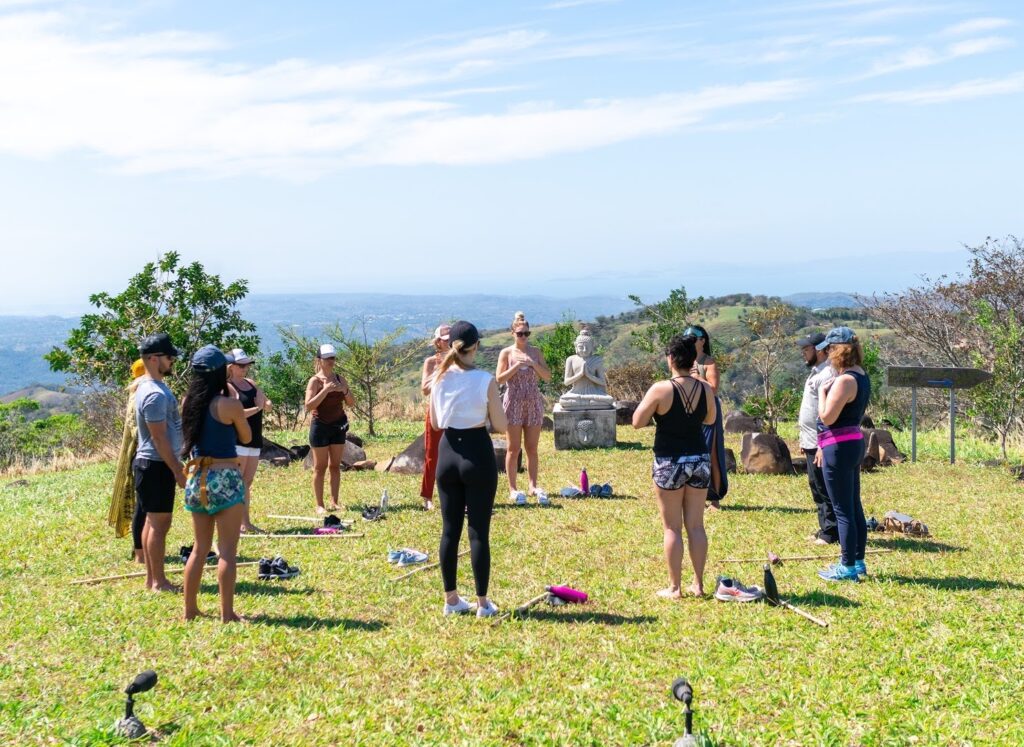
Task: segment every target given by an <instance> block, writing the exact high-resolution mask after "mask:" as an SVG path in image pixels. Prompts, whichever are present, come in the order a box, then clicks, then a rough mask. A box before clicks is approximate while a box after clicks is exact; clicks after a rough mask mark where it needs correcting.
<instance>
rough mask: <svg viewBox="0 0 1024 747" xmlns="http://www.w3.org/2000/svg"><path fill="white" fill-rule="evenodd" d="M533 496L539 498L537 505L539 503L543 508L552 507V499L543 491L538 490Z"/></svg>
mask: <svg viewBox="0 0 1024 747" xmlns="http://www.w3.org/2000/svg"><path fill="white" fill-rule="evenodd" d="M533 494H534V495H535V496H537V503H539V504H540V505H542V506H550V505H551V499H550V498H548V494H547V493H545V492H544V491H543V490H540V489H537V490H535V491H534V493H533Z"/></svg>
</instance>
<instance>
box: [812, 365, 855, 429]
mask: <svg viewBox="0 0 1024 747" xmlns="http://www.w3.org/2000/svg"><path fill="white" fill-rule="evenodd" d="M856 396H857V380H856V379H854V378H853V377H852V376H846V375H843V376H839V377H837V378H835V379H832V380H831V381H826V382H825V383H824V384H822V385H821V390H820V397H819V399H818V417H819V418H821V422H822V423H824V424H825V425H828V426H831V425H832V424H833V423H834V422H836V418H838V417H839V413H840V412H842V411H843V408H844V407H846V405H847V403H849V402H852V401H853V399H854V398H855V397H856Z"/></svg>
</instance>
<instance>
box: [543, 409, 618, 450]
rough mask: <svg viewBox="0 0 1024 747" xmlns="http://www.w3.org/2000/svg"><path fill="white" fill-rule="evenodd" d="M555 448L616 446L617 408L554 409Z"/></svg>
mask: <svg viewBox="0 0 1024 747" xmlns="http://www.w3.org/2000/svg"><path fill="white" fill-rule="evenodd" d="M553 415H554V421H555V448H556V449H558V450H560V451H561V450H563V449H598V448H611V447H613V446H615V410H568V411H566V410H563V409H562V408H561V407H559V406H558V405H555V409H554V413H553Z"/></svg>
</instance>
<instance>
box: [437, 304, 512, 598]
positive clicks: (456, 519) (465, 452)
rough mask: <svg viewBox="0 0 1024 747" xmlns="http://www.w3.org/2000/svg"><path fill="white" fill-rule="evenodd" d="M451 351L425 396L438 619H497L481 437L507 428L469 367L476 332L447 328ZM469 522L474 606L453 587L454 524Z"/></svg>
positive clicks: (490, 381)
mask: <svg viewBox="0 0 1024 747" xmlns="http://www.w3.org/2000/svg"><path fill="white" fill-rule="evenodd" d="M449 340H450V343H451V349H450V350H449V351H448V354H447V355H445V357H444V358H443V359H442V361H441V362H440V363H439V364H438V366H437V372H436V374H435V375H434V384H433V387H432V389H431V393H430V421H431V424H432V425H433V427H434V428H437V429H441V430H443V431H444V435H443V436H442V437H441V444H440V446H439V447H438V453H437V494H438V497H439V500H440V503H441V521H442V529H441V546H440V549H439V552H438V556H439V559H440V561H441V578H442V580H443V582H444V597H445V603H444V614H445V615H458V614H464V613H467V612H471V611H473V609H474V608H475V609H476V615H477V617H490V616H491V615H494V614H497V612H498V608H497V606H495V605H494V603H493V602H491V600H490V599H488V598H487V586H488V583H489V582H490V576H491V544H490V533H491V512H492V510H493V508H494V494H495V493H496V492H497V490H498V465H497V463H496V462H495V461H494V443H493V442H492V441H491V437H490V435H489V434H488V433H487V428H486V423H487V420H488V419H490V421H491V428H492V429H493V430H494V431H496V432H498V433H501V432H503V431H505V429H506V428H507V427H508V423H507V420H506V418H505V411H504V410H503V409H502V405H501V400H500V399H499V397H498V385H497V383H496V382H495V380H494V377H493V376H491V375H490V374H489V373H487V372H486V371H481V370H480V369H478V368H477V367H476V365H475V361H476V354H477V350H478V349H479V347H480V333H479V332H478V331H477V328H476V327H474V326H473V325H472V324H470V323H469V322H465V321H459V322H455V324H453V325H452V326H451V330H450V334H449ZM466 521H468V522H469V552H470V562H471V563H472V565H473V580H474V581H475V582H476V598H477V603H476V604H475V605H473V604H470V603H469V602H467V601H466V600H465V599H463V598H462V597H461V596H459V591H458V588H457V586H456V570H457V569H458V564H459V539H460V538H461V537H462V524H463V523H464V522H466Z"/></svg>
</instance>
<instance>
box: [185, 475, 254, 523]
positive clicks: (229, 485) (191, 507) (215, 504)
mask: <svg viewBox="0 0 1024 747" xmlns="http://www.w3.org/2000/svg"><path fill="white" fill-rule="evenodd" d="M203 473H204V471H200V470H197V471H196V472H193V473H192V474H191V475H189V478H188V482H187V483H185V510H186V511H191V512H192V513H197V514H216V513H219V512H221V511H223V510H224V509H225V508H231V507H232V506H234V505H236V504H238V503H245V483H244V482H243V481H242V472H241V470H239V469H238V468H237V467H224V468H222V469H209V470H205V475H206V505H205V506H204V505H203V501H202V495H201V492H202V482H201V479H200V476H201V475H202V474H203Z"/></svg>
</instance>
